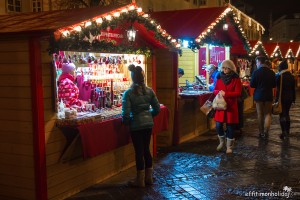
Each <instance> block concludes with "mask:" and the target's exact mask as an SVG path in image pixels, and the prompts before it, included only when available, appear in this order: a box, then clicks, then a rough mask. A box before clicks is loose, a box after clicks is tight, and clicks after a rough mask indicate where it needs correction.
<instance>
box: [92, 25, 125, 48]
mask: <svg viewBox="0 0 300 200" xmlns="http://www.w3.org/2000/svg"><path fill="white" fill-rule="evenodd" d="M100 33H101V34H100V35H98V36H96V37H95V39H96V40H105V41H106V42H112V43H113V44H115V45H119V44H121V43H122V41H123V39H124V30H123V29H119V28H115V29H111V28H107V29H106V30H103V31H101V32H100Z"/></svg>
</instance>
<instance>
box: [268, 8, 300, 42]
mask: <svg viewBox="0 0 300 200" xmlns="http://www.w3.org/2000/svg"><path fill="white" fill-rule="evenodd" d="M269 32H270V38H272V41H273V42H290V41H300V13H294V14H289V15H283V16H282V17H280V18H279V19H277V20H276V21H274V22H273V24H271V25H270V29H269Z"/></svg>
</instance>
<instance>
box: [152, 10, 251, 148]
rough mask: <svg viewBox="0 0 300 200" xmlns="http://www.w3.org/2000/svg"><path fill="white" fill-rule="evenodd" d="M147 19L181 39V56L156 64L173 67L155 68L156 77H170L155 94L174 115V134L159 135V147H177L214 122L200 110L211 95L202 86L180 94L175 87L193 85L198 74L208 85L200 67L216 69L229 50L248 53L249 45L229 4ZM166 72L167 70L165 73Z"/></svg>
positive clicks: (227, 57)
mask: <svg viewBox="0 0 300 200" xmlns="http://www.w3.org/2000/svg"><path fill="white" fill-rule="evenodd" d="M150 16H151V17H152V18H154V19H155V20H156V21H157V22H158V23H159V24H160V25H161V27H162V29H165V30H166V31H167V32H168V33H170V34H171V35H172V36H174V37H175V38H178V39H180V41H181V45H182V56H177V55H174V56H173V57H172V56H167V55H165V54H160V55H162V57H165V60H164V61H162V60H161V59H158V62H163V63H157V66H159V65H160V64H161V65H164V66H165V65H167V63H172V65H173V68H172V67H169V68H162V67H157V77H160V76H161V77H163V76H162V75H161V74H164V75H167V76H169V75H170V74H173V77H172V79H173V83H170V84H169V85H168V86H167V88H166V85H165V82H160V81H158V82H157V94H158V95H159V97H160V99H161V100H162V102H163V103H164V102H170V101H171V102H173V103H172V105H170V107H169V108H170V110H171V115H174V124H173V125H174V128H173V129H174V132H173V134H172V135H162V134H160V135H158V145H172V144H178V143H182V142H184V141H186V140H188V139H191V138H193V137H196V136H198V135H200V134H202V133H204V132H206V131H207V130H209V129H211V128H214V122H213V120H208V119H207V118H206V116H205V115H204V114H203V113H201V112H200V110H199V108H200V106H201V105H202V104H203V103H204V102H205V101H206V100H207V99H208V98H209V97H210V95H211V93H210V92H209V91H207V90H206V89H205V87H202V89H200V90H198V91H187V92H180V93H179V92H178V86H186V87H188V83H193V82H195V76H201V75H203V77H204V82H205V80H206V82H208V79H209V78H208V75H207V74H206V72H205V71H204V68H202V67H203V65H207V64H214V65H216V66H217V65H218V64H219V63H220V62H221V61H223V60H225V59H229V58H230V49H231V47H234V46H242V47H243V48H242V49H244V51H245V52H248V51H249V50H250V44H249V42H248V40H247V38H246V36H245V35H244V33H243V28H242V27H241V25H240V24H239V21H238V20H237V17H235V14H234V12H233V10H232V8H231V7H230V5H228V6H226V7H215V8H201V9H189V10H176V11H161V12H152V13H150ZM157 56H158V55H157ZM178 67H180V68H183V69H184V72H185V74H184V76H183V77H182V78H180V79H179V80H178V76H177V69H178ZM167 69H170V70H169V71H167V72H166V71H165V70H167ZM167 80H169V78H168V79H167ZM166 94H168V96H166ZM162 97H163V98H162ZM177 97H179V98H177ZM170 125H171V124H170Z"/></svg>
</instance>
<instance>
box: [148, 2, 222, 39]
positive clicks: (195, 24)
mask: <svg viewBox="0 0 300 200" xmlns="http://www.w3.org/2000/svg"><path fill="white" fill-rule="evenodd" d="M226 8H227V7H213V8H202V9H188V10H175V11H161V12H152V13H150V17H151V18H153V19H155V20H156V21H157V22H158V23H159V24H160V25H161V27H162V28H163V29H165V30H166V31H167V32H168V33H169V34H171V35H172V36H173V37H175V38H196V37H197V36H199V35H200V34H201V33H202V32H203V31H204V30H205V29H206V28H207V27H208V26H209V25H210V24H211V23H212V22H214V21H215V20H216V19H217V17H218V16H220V15H221V13H222V12H223V11H225V9H226Z"/></svg>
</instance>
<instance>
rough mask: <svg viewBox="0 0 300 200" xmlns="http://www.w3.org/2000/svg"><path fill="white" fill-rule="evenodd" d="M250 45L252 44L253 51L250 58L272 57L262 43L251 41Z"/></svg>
mask: <svg viewBox="0 0 300 200" xmlns="http://www.w3.org/2000/svg"><path fill="white" fill-rule="evenodd" d="M249 43H250V45H251V49H252V50H251V52H250V56H257V55H261V56H266V57H270V55H269V54H268V52H267V50H266V49H265V47H264V44H263V42H262V41H260V40H256V41H255V40H251V41H249Z"/></svg>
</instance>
